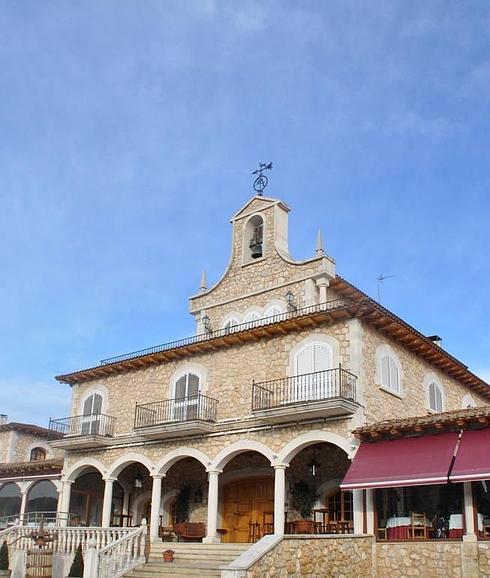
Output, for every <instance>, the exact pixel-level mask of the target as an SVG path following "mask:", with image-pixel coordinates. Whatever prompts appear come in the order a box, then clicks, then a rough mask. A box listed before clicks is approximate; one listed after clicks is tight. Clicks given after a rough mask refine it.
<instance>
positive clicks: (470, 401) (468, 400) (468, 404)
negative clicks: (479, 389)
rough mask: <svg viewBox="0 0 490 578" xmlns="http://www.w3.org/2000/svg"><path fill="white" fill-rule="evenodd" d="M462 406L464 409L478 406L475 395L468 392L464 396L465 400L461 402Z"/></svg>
mask: <svg viewBox="0 0 490 578" xmlns="http://www.w3.org/2000/svg"><path fill="white" fill-rule="evenodd" d="M461 407H462V408H463V409H468V408H469V407H476V403H475V400H474V399H473V397H472V396H471V395H470V394H469V393H468V394H467V395H465V396H464V397H463V401H462V402H461Z"/></svg>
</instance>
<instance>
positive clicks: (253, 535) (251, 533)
mask: <svg viewBox="0 0 490 578" xmlns="http://www.w3.org/2000/svg"><path fill="white" fill-rule="evenodd" d="M257 540H260V524H259V523H258V522H249V524H248V541H249V542H251V543H252V544H254V543H255V542H257Z"/></svg>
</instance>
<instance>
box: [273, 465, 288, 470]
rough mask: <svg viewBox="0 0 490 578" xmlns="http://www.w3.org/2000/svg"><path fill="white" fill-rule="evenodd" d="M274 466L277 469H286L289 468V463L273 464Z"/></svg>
mask: <svg viewBox="0 0 490 578" xmlns="http://www.w3.org/2000/svg"><path fill="white" fill-rule="evenodd" d="M272 467H273V468H274V469H275V470H285V469H287V468H289V464H272Z"/></svg>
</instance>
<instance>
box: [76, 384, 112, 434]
mask: <svg viewBox="0 0 490 578" xmlns="http://www.w3.org/2000/svg"><path fill="white" fill-rule="evenodd" d="M102 402H103V397H102V394H100V393H97V392H95V393H92V394H91V395H89V396H88V397H87V398H86V399H85V401H84V402H83V412H82V417H81V420H80V426H81V427H80V428H79V429H80V432H79V433H80V434H81V435H105V434H106V433H107V432H106V431H105V429H106V422H105V421H104V420H102V419H101V414H102ZM74 433H77V432H74Z"/></svg>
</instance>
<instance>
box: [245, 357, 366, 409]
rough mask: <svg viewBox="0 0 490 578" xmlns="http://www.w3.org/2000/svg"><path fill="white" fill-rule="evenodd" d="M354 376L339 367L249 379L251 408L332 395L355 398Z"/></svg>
mask: <svg viewBox="0 0 490 578" xmlns="http://www.w3.org/2000/svg"><path fill="white" fill-rule="evenodd" d="M356 382H357V376H355V375H354V374H353V373H351V372H350V371H347V370H345V369H343V368H342V366H341V365H339V367H336V368H333V369H327V370H325V371H316V372H313V373H304V374H301V375H295V376H292V377H283V378H280V379H271V380H269V381H263V382H259V383H255V382H252V411H261V410H266V409H273V408H277V407H281V406H285V405H291V404H297V403H309V402H315V401H322V400H327V399H334V398H343V399H348V400H352V401H356V397H357V396H356Z"/></svg>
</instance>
